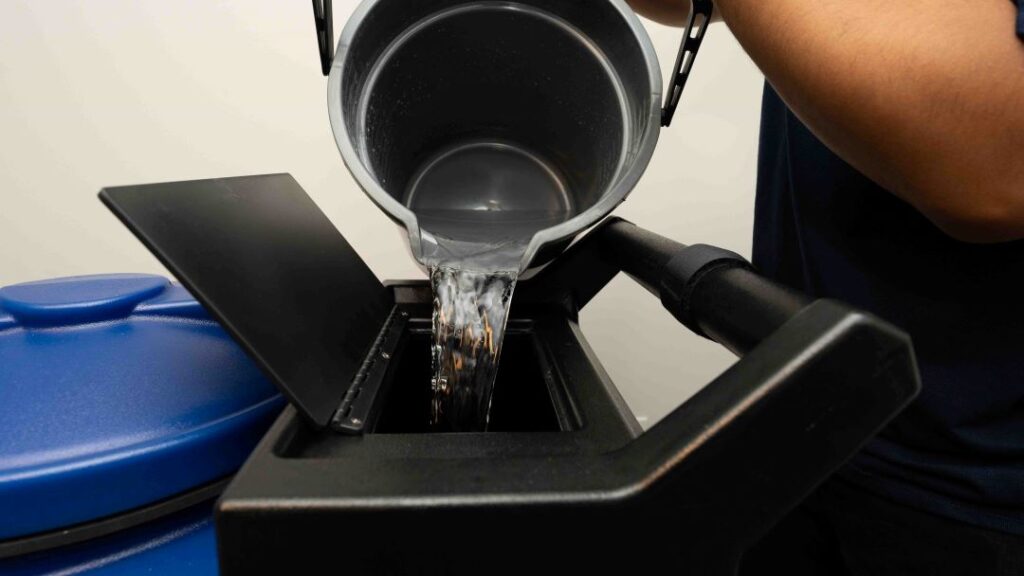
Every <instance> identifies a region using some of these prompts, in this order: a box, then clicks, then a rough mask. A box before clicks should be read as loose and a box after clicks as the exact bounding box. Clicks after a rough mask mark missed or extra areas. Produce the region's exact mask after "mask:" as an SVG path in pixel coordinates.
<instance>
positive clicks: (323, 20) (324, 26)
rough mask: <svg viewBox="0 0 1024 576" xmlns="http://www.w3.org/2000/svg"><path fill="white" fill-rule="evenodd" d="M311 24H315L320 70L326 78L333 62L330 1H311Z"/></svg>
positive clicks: (332, 12) (332, 29)
mask: <svg viewBox="0 0 1024 576" xmlns="http://www.w3.org/2000/svg"><path fill="white" fill-rule="evenodd" d="M313 22H314V23H315V24H316V43H317V45H318V47H319V48H320V70H321V71H322V72H323V73H324V76H328V75H330V73H331V62H332V61H333V60H334V11H333V10H332V9H331V0H313Z"/></svg>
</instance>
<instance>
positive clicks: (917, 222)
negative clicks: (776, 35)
mask: <svg viewBox="0 0 1024 576" xmlns="http://www.w3.org/2000/svg"><path fill="white" fill-rule="evenodd" d="M1022 25H1024V22H1022ZM1021 32H1024V27H1022V28H1021ZM762 114H763V115H762V128H761V148H760V162H759V168H758V189H757V200H756V211H755V225H754V264H755V265H756V266H757V267H758V268H759V269H760V270H761V271H762V272H763V273H764V274H766V275H768V276H770V277H773V278H775V279H777V280H779V281H781V282H783V283H785V284H788V285H791V286H793V287H795V288H797V289H799V290H802V291H804V292H806V293H808V294H810V295H812V296H816V297H829V298H836V299H839V300H843V301H845V302H848V303H850V304H852V305H854V306H856V307H859V308H862V309H864V310H868V311H871V312H873V313H875V314H876V315H878V316H880V317H882V318H885V319H887V320H889V321H890V322H893V323H894V324H896V325H898V326H900V327H902V328H903V329H904V330H906V331H907V332H908V333H909V334H910V335H911V337H912V339H913V341H914V347H915V351H916V353H917V358H918V362H919V365H920V369H921V377H922V383H923V390H922V392H921V395H920V397H919V398H918V399H917V400H916V401H915V402H914V403H913V404H912V405H911V406H910V407H909V408H908V409H907V410H906V411H905V412H904V413H903V414H902V415H900V416H899V417H897V418H896V420H895V421H893V422H892V423H891V424H890V425H889V426H888V427H887V428H886V429H885V430H884V431H883V432H882V433H881V434H880V435H879V436H878V437H877V438H876V439H875V440H873V441H872V442H871V443H869V444H868V445H867V446H866V447H865V448H864V449H863V450H862V451H861V452H860V453H859V454H858V455H857V456H855V457H854V459H853V460H852V461H851V462H850V463H849V464H848V465H847V466H846V467H844V469H842V470H841V471H840V473H839V474H840V475H841V476H843V477H844V478H846V479H848V480H850V481H852V482H855V483H856V484H858V485H860V486H861V487H863V488H865V489H867V490H870V491H872V492H874V493H877V494H880V495H882V496H884V497H887V498H889V499H891V500H895V501H898V502H901V503H904V504H906V505H908V506H912V507H915V508H918V509H921V510H925V511H929V512H932V513H935V514H939V515H942V516H946V517H950V518H955V519H958V520H961V521H964V522H968V523H971V524H974V525H978V526H983V527H987V528H992V529H996V530H1001V531H1004V532H1010V533H1016V534H1021V535H1024V241H1018V242H1011V243H1004V244H996V245H978V244H967V243H963V242H959V241H957V240H954V239H952V238H950V237H949V236H947V235H945V234H944V233H943V232H942V231H940V230H939V229H938V228H936V227H935V226H934V225H933V224H932V223H931V222H929V221H928V220H927V219H926V218H924V217H923V216H922V215H921V214H920V213H919V212H917V210H915V209H914V208H913V207H911V206H910V205H909V204H907V203H905V202H903V201H902V200H900V199H899V198H897V197H895V196H893V195H892V194H891V193H889V192H888V191H886V190H884V189H882V188H880V187H879V186H878V185H876V184H875V183H874V182H872V181H871V180H869V179H868V178H867V177H865V176H864V175H862V174H860V173H859V172H858V171H857V170H856V169H854V168H853V167H851V166H850V165H849V164H847V163H846V162H844V161H843V160H842V159H840V158H839V157H838V156H836V155H835V154H833V153H832V152H831V151H830V150H829V149H828V148H826V147H825V145H824V144H822V143H821V141H819V140H818V139H817V138H816V137H815V136H814V135H813V134H811V133H810V131H808V129H807V128H806V127H805V126H804V125H803V124H802V123H801V122H800V120H798V119H797V118H796V117H795V116H794V115H793V113H792V112H791V111H790V110H789V109H788V108H787V107H786V106H785V104H784V103H783V102H782V100H781V99H780V98H779V97H778V95H777V94H776V93H775V92H774V91H773V90H772V89H771V87H770V86H766V88H765V94H764V102H763V112H762ZM1021 161H1022V162H1024V150H1022V151H1021ZM1021 189H1022V191H1024V182H1022V183H1021Z"/></svg>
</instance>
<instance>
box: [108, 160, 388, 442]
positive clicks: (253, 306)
mask: <svg viewBox="0 0 1024 576" xmlns="http://www.w3.org/2000/svg"><path fill="white" fill-rule="evenodd" d="M100 199H101V200H102V201H103V203H104V204H106V205H107V206H108V207H109V208H110V209H111V210H112V211H113V212H114V214H116V215H117V217H118V218H120V219H121V221H122V222H123V223H124V224H125V226H127V227H128V228H129V229H130V230H131V231H132V232H133V233H134V234H135V235H136V236H138V238H139V239H140V240H141V241H142V242H143V244H145V245H146V247H147V248H149V249H150V251H152V252H153V254H155V255H156V257H157V258H159V259H160V261H161V262H162V263H163V264H164V265H165V266H166V267H167V268H168V269H169V270H170V271H171V272H172V273H173V274H174V275H175V276H176V277H177V278H178V279H179V280H180V281H181V283H182V284H184V285H185V287H186V288H188V289H189V291H191V292H192V294H193V296H195V297H196V299H198V300H199V301H200V302H201V303H202V304H203V305H204V306H205V307H206V309H207V310H208V311H209V312H210V314H212V315H213V316H214V317H215V318H216V319H217V320H218V321H220V323H221V324H222V325H223V326H224V328H225V329H226V330H227V331H228V332H229V333H230V334H231V335H232V336H233V337H234V338H235V340H237V341H238V342H239V343H240V344H241V345H242V346H243V347H244V348H245V350H246V351H247V352H248V353H249V354H250V355H251V356H252V357H253V359H254V360H256V362H257V363H258V364H259V365H260V367H261V368H262V369H263V370H264V371H265V372H266V373H267V374H268V375H269V377H270V378H271V380H272V381H273V382H274V383H275V384H276V385H277V386H278V388H280V389H281V391H282V392H284V393H285V395H286V396H288V398H289V399H290V400H291V402H292V403H293V404H294V405H295V406H296V407H297V408H298V409H299V410H300V411H301V412H303V413H304V414H305V415H306V416H308V417H309V419H310V420H312V422H314V423H315V424H316V425H318V426H326V425H327V424H328V422H330V420H331V417H332V416H333V415H334V412H335V411H336V410H337V409H338V406H339V404H340V403H341V400H342V398H343V397H344V396H345V393H346V392H347V391H348V389H349V387H350V386H351V385H352V382H353V378H354V377H355V376H356V374H357V373H358V372H359V370H360V367H361V366H362V363H363V360H364V358H365V356H366V354H367V352H368V351H369V350H370V348H371V346H372V345H373V343H374V341H375V339H376V338H377V335H378V334H379V333H380V332H381V330H382V329H383V327H384V324H385V322H386V320H387V318H388V315H389V313H390V311H391V308H392V304H393V303H392V301H391V296H390V292H389V291H388V290H387V289H386V288H384V286H383V285H382V284H381V283H380V281H379V280H378V279H377V277H376V276H374V275H373V272H371V271H370V269H369V268H368V267H367V266H366V263H365V262H363V260H362V259H361V258H359V255H358V254H356V252H355V250H353V249H352V246H350V245H349V243H348V242H346V241H345V239H344V238H343V237H342V236H341V234H339V233H338V231H337V230H336V229H335V228H334V226H333V225H332V224H331V222H330V221H329V220H328V219H327V217H326V216H325V215H324V214H323V212H321V211H320V209H319V208H318V207H317V206H316V204H314V203H313V201H312V200H311V199H310V198H309V196H308V195H306V193H305V192H304V191H303V190H302V188H301V187H300V186H299V184H298V182H296V181H295V179H294V178H292V177H291V175H289V174H270V175H264V176H244V177H239V178H217V179H212V180H195V181H191V182H169V183H162V184H147V185H140V186H119V187H114V188H105V189H103V190H102V191H100Z"/></svg>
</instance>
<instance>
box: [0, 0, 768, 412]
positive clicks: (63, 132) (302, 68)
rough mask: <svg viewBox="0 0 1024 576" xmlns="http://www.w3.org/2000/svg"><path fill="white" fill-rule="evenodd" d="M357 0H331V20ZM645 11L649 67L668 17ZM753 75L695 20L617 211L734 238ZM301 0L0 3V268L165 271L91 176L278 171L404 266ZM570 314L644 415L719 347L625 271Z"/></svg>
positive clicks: (665, 37) (746, 177)
mask: <svg viewBox="0 0 1024 576" xmlns="http://www.w3.org/2000/svg"><path fill="white" fill-rule="evenodd" d="M355 5H356V0H348V1H346V0H338V1H336V2H335V17H336V29H337V30H338V31H340V29H341V27H342V26H343V23H344V21H345V19H346V18H347V16H348V14H349V13H350V12H351V10H352V9H353V8H354V6H355ZM646 24H648V26H647V27H648V31H649V32H650V34H651V36H652V38H653V40H654V44H655V46H656V47H657V50H658V54H659V57H660V58H661V61H662V65H663V66H662V67H663V68H664V69H666V70H667V68H668V67H670V66H671V64H672V63H673V61H674V57H675V51H676V48H677V45H678V41H679V36H680V34H681V32H680V31H678V30H674V29H670V28H664V27H661V26H658V25H655V24H651V23H646ZM761 82H762V78H761V76H760V74H759V73H758V71H757V69H756V68H755V67H754V65H753V64H752V63H751V62H750V61H749V60H748V59H747V58H746V56H745V55H744V54H743V52H742V51H741V50H740V49H739V47H738V45H737V44H736V42H735V41H734V40H733V39H732V37H731V36H730V34H729V32H728V30H727V29H726V28H725V27H724V26H723V25H721V24H715V25H713V27H712V29H711V30H709V32H708V36H707V40H706V41H705V44H704V47H703V49H702V51H701V56H700V59H699V60H698V62H697V64H696V66H695V72H694V75H693V77H692V78H691V81H690V85H689V87H688V89H687V93H686V94H685V95H684V97H683V103H682V105H681V106H680V109H679V112H678V114H677V115H676V120H675V125H674V126H673V127H672V128H671V129H669V130H667V131H664V132H663V133H662V134H663V135H662V139H661V142H660V144H659V147H658V150H657V152H656V154H655V157H654V160H653V162H652V163H651V165H650V168H649V169H648V171H647V173H646V175H645V176H644V178H643V180H642V181H641V182H640V184H639V186H638V188H637V189H636V190H635V191H634V193H633V195H632V196H631V197H630V199H629V200H628V201H627V202H626V203H625V204H624V205H623V206H622V208H620V209H619V211H618V212H617V214H619V215H621V216H623V217H625V218H627V219H630V220H632V221H634V222H636V223H637V224H639V225H641V226H644V227H646V228H649V229H651V230H653V231H655V232H658V233H660V234H663V235H665V236H669V237H671V238H674V239H677V240H679V241H681V242H686V243H694V242H706V243H713V244H717V245H720V246H723V247H727V248H730V249H732V250H736V251H738V252H740V253H743V254H748V255H749V251H750V236H751V222H752V215H753V185H754V169H755V155H756V149H757V124H758V117H759V110H760V109H759V102H760V91H761ZM325 96H326V80H325V79H324V78H323V77H322V76H321V74H320V70H319V61H318V57H317V52H316V47H315V41H314V33H313V22H312V11H311V8H310V5H309V3H308V2H306V1H303V2H282V1H281V0H259V1H256V0H244V1H243V0H234V1H226V0H223V1H213V0H205V1H200V0H195V1H175V2H168V1H161V0H145V1H143V0H92V1H90V2H81V1H77V2H76V1H73V0H53V1H47V2H39V1H34V0H3V1H2V2H0V285H7V284H12V283H16V282H22V281H27V280H34V279H41V278H47V277H56V276H70V275H79V274H92V273H103V272H156V273H164V274H166V272H165V271H164V270H163V269H162V268H161V266H160V265H159V264H158V263H157V262H156V260H155V259H154V258H153V257H151V256H150V255H149V253H148V252H147V251H146V250H145V249H144V248H143V247H142V246H141V245H140V244H139V243H138V242H137V241H136V240H135V239H134V238H133V237H132V236H131V235H130V234H129V233H128V232H127V231H126V230H125V229H124V228H123V227H122V226H121V225H120V224H119V223H118V222H117V221H116V220H115V219H114V217H113V216H111V215H110V214H109V213H108V212H107V211H106V209H105V208H103V207H102V206H101V205H100V203H99V201H98V200H97V199H96V193H97V192H98V191H99V189H100V188H101V187H103V186H109V185H118V184H137V183H144V182H159V181H169V180H188V179H196V178H211V177H219V176H235V175H245V174H258V173H268V172H290V173H291V174H292V175H294V176H295V178H296V179H297V180H298V181H299V183H300V184H301V185H302V186H303V187H304V188H305V189H306V191H307V192H308V193H309V194H310V195H311V196H312V197H313V198H314V199H315V200H316V202H317V203H318V204H319V205H320V207H321V208H322V209H323V210H324V211H325V212H326V213H327V215H328V216H329V217H330V218H331V219H332V220H333V222H334V223H335V225H336V226H337V227H338V229H339V230H340V231H341V232H342V233H343V234H344V235H345V237H346V238H348V240H349V241H350V242H351V243H352V244H353V245H354V246H355V248H356V249H357V250H358V251H359V253H360V254H361V255H362V256H363V258H364V259H366V261H367V262H368V263H369V265H370V267H371V268H372V269H373V270H374V272H375V273H376V274H377V275H378V276H379V277H381V278H415V277H422V273H421V272H420V271H419V269H418V268H417V267H416V266H415V264H414V262H413V261H412V259H411V257H410V256H409V255H408V250H407V248H406V247H405V245H404V242H405V240H404V237H403V235H402V234H400V233H399V232H398V230H397V228H396V227H395V226H394V225H393V224H392V223H391V222H390V221H389V220H387V219H386V218H385V217H384V216H383V214H381V213H380V212H379V211H378V210H377V209H376V208H375V207H374V206H373V205H372V204H371V203H370V201H369V200H368V199H367V198H366V197H365V196H364V195H363V194H362V192H361V191H360V190H359V189H358V188H357V187H356V185H355V184H354V182H353V181H352V180H351V178H350V177H349V176H348V173H347V172H346V171H345V168H344V166H343V165H342V163H341V159H340V156H339V154H338V152H337V150H336V148H335V145H334V141H333V138H332V136H331V131H330V126H329V123H328V120H327V110H326V97H325ZM582 326H583V330H584V332H585V333H586V334H587V336H588V338H589V339H590V342H591V345H592V346H593V348H594V349H595V350H596V352H597V354H598V355H599V357H600V358H601V360H602V362H603V364H604V366H605V368H606V369H607V371H608V372H609V373H610V375H611V376H612V378H613V379H614V380H615V382H616V383H617V385H618V386H619V388H620V390H621V391H622V392H623V395H624V396H625V397H626V400H627V401H628V403H629V404H630V406H631V407H632V408H633V410H634V412H635V413H636V414H637V415H638V417H639V418H640V419H641V422H642V423H644V424H645V425H647V426H649V425H650V424H652V423H653V422H655V421H656V420H657V419H659V418H661V417H662V416H664V415H665V414H666V413H667V412H668V411H670V410H671V409H672V408H674V407H675V406H676V405H678V404H679V403H680V402H681V401H683V400H684V399H685V398H687V397H689V395H691V394H692V393H693V392H694V391H695V390H697V389H699V387H700V386H701V385H702V384H704V383H706V382H708V381H709V380H710V379H711V378H712V377H713V376H714V375H716V374H717V373H719V372H720V371H721V370H722V369H723V368H724V367H725V366H727V365H728V364H729V363H730V362H731V356H730V355H729V354H728V353H726V352H725V351H724V350H722V349H721V348H719V347H717V346H715V345H713V344H710V343H708V342H704V341H702V340H700V339H699V338H697V337H696V336H693V335H691V334H689V333H688V332H687V331H686V330H685V329H683V328H682V327H681V326H679V325H678V324H676V323H675V321H674V320H673V319H672V318H671V317H670V316H669V315H668V314H667V313H665V312H664V311H663V310H662V309H661V307H660V304H659V303H658V301H657V299H656V298H654V297H652V296H649V295H648V294H647V293H646V292H644V291H643V290H642V289H640V288H639V287H637V286H635V285H634V284H633V283H632V282H631V281H630V280H628V279H627V278H624V277H620V278H618V279H616V281H615V282H613V284H612V285H611V286H610V287H609V288H608V289H606V290H605V291H604V292H602V294H601V295H600V296H599V297H598V298H597V300H596V301H595V302H594V303H592V304H591V305H590V307H588V308H587V309H586V310H585V311H584V314H583V318H582Z"/></svg>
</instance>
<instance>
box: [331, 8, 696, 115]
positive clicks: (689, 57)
mask: <svg viewBox="0 0 1024 576" xmlns="http://www.w3.org/2000/svg"><path fill="white" fill-rule="evenodd" d="M714 9H715V7H714V4H713V3H712V0H690V17H689V19H688V20H687V22H686V33H685V34H684V35H683V41H682V43H680V45H679V55H678V56H676V64H675V66H674V67H673V68H672V70H673V72H672V76H671V78H670V81H669V83H668V84H669V90H668V93H667V94H666V95H665V107H664V108H662V110H661V125H662V126H669V125H671V124H672V117H673V116H675V113H676V107H677V106H679V99H680V97H682V95H683V88H685V87H686V80H687V79H689V77H690V70H691V69H692V68H693V62H694V60H696V59H697V51H698V50H700V44H701V42H703V41H704V33H705V32H707V30H708V24H710V23H711V14H712V12H714ZM313 21H314V23H315V24H316V40H317V45H318V47H319V49H320V69H321V71H322V72H323V74H324V76H327V75H329V74H330V73H331V61H332V60H334V14H333V11H332V8H331V0H313Z"/></svg>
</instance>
